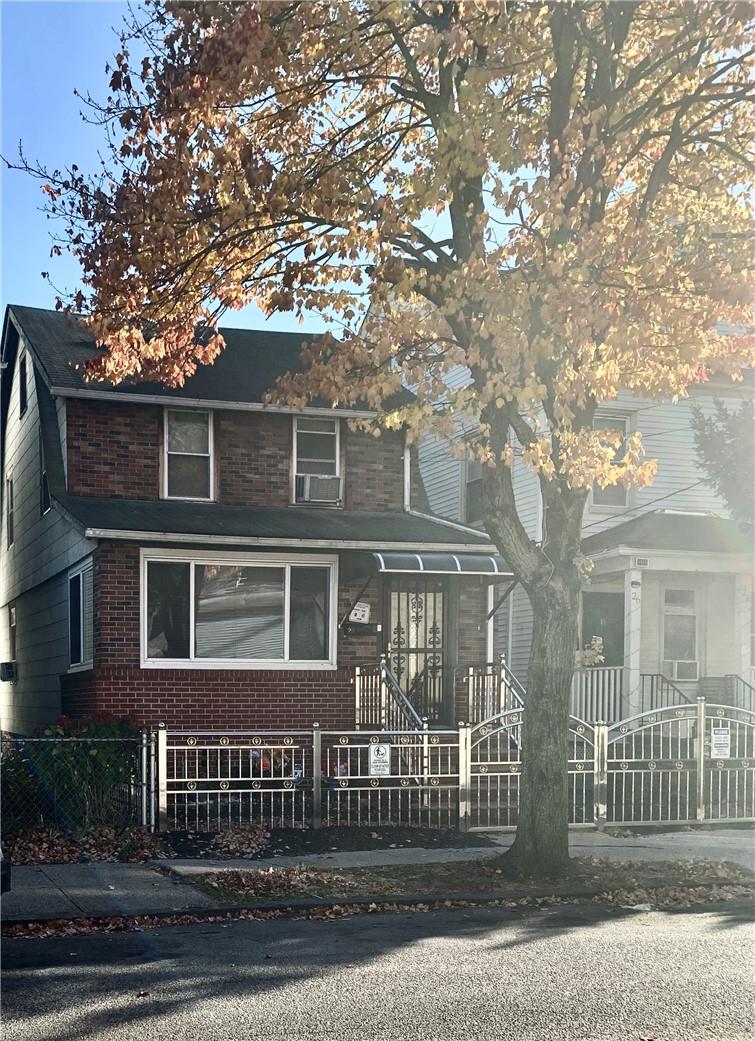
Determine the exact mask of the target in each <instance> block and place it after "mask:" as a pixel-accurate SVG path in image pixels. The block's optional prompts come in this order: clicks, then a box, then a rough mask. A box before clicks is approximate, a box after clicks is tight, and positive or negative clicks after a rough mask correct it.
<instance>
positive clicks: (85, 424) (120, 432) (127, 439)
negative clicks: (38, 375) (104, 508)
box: [66, 398, 163, 499]
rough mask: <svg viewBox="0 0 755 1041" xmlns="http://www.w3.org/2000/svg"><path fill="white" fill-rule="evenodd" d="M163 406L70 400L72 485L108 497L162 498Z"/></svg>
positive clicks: (68, 432) (79, 490) (68, 440)
mask: <svg viewBox="0 0 755 1041" xmlns="http://www.w3.org/2000/svg"><path fill="white" fill-rule="evenodd" d="M162 416H163V410H162V409H161V408H159V407H158V406H157V405H126V404H122V403H120V402H109V401H88V400H87V401H85V400H84V399H82V398H68V400H67V402H66V446H67V457H68V458H67V469H68V481H67V484H68V491H69V492H70V493H71V495H96V496H99V497H100V498H108V499H157V498H159V496H160V451H161V445H162V422H163V419H162Z"/></svg>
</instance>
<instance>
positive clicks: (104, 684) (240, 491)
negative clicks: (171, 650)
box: [61, 399, 485, 729]
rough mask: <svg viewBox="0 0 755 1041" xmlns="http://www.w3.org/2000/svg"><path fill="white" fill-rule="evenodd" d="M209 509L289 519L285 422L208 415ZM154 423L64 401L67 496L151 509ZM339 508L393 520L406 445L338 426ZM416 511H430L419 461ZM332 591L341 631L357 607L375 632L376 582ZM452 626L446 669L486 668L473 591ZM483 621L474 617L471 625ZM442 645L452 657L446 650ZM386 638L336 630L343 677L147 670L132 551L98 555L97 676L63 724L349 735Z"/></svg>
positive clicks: (157, 470) (144, 413) (123, 408)
mask: <svg viewBox="0 0 755 1041" xmlns="http://www.w3.org/2000/svg"><path fill="white" fill-rule="evenodd" d="M213 422H214V428H213V433H214V451H215V464H214V470H215V496H216V498H217V500H218V501H219V502H221V503H227V504H233V505H242V506H243V505H265V506H273V507H281V506H287V505H289V504H290V502H291V490H292V473H291V460H292V456H293V453H292V438H293V421H292V416H291V415H288V414H278V413H274V412H256V411H255V412H249V411H246V412H245V411H232V410H217V411H215V412H214V414H213ZM162 438H163V410H162V408H160V407H159V406H153V405H143V404H136V403H135V404H133V405H132V404H127V403H126V404H124V403H109V402H97V401H88V400H86V401H85V400H77V399H69V401H68V403H67V445H68V450H67V451H68V458H67V466H68V488H69V491H70V492H71V493H73V494H77V495H96V496H100V497H106V498H139V499H156V498H158V497H159V495H160V480H161V465H162V464H161V457H162ZM341 463H342V473H343V475H344V488H345V503H344V505H345V507H346V508H347V509H349V510H369V511H401V510H402V509H403V505H404V437H403V435H402V434H401V433H397V432H394V431H389V432H383V433H382V434H381V436H380V437H373V436H372V435H371V434H370V433H366V432H363V431H355V430H351V429H349V428H348V424H347V423H346V422H345V421H343V422H342V426H341ZM412 506H413V507H414V508H418V509H426V508H427V501H426V498H425V495H424V489H423V487H422V480H421V476H420V472H419V466H418V461H417V455H416V450H414V449H413V450H412ZM363 582H364V580H363V579H361V580H359V581H353V582H343V581H341V583H340V588H339V596H338V600H339V603H338V619H339V620H341V619H342V618H344V616H345V615H346V614H347V613H348V610H349V608H350V606H351V605H352V602H353V600H354V599H355V598H356V597H357V596H359V598H360V599H362V600H366V601H368V602H369V603H370V606H371V619H372V621H373V622H375V623H379V622H381V621H382V619H381V611H382V607H383V604H382V585H381V582H380V580H379V579H378V578H373V580H372V582H371V583H370V585H369V587H368V588H367V589H366V590H362V586H363ZM463 586H464V589H463V591H462V592H461V602H460V610H459V611H458V612H457V613H456V615H455V617H456V618H457V619H458V623H457V624H455V625H454V627H453V629H454V631H453V633H451V632H449V633H448V638H449V641H450V640H451V639H452V640H453V643H454V647H453V651H452V653H453V656H454V658H455V659H457V660H458V662H459V664H460V665H465V664H469V663H472V662H479V661H482V660H484V656H485V653H484V641H485V632H484V628H485V627H484V621H483V620H484V601H483V600H482V599H481V598H482V596H483V593H482V586H481V584H480V583H479V581H478V580H477V579H469V580H465V582H464V583H463ZM480 611H482V614H480ZM449 645H450V644H449ZM382 649H383V634H379V633H371V634H366V635H358V636H357V635H349V634H348V633H344V632H343V631H342V630H340V629H339V634H338V667H337V668H335V669H330V670H322V671H321V670H304V671H299V670H294V669H285V670H284V669H280V670H276V669H273V670H269V669H186V668H177V669H172V668H142V667H141V658H140V654H141V649H140V548H139V545H138V544H135V543H125V542H123V543H122V542H115V541H112V542H105V541H103V542H101V543H100V544H99V547H98V549H97V551H96V553H95V558H94V666H93V668H92V669H91V670H86V671H82V672H74V673H69V674H66V675H64V676H63V677H62V679H61V685H62V695H63V711H64V712H66V713H67V714H69V715H74V716H75V715H81V714H84V713H88V712H94V711H99V712H109V713H112V714H114V715H116V716H122V715H128V716H130V717H131V718H132V719H133V720H134V721H135V722H137V723H139V724H155V723H157V722H158V721H160V720H164V721H165V722H166V723H168V724H170V725H173V726H175V725H177V724H181V725H185V726H196V727H208V728H224V727H235V728H259V729H264V728H278V727H279V728H284V727H285V728H297V727H309V726H310V725H311V724H312V723H313V722H319V723H320V724H321V725H323V726H326V727H349V726H352V725H353V723H354V703H355V689H354V666H355V665H358V664H361V663H365V662H374V661H376V660H377V658H378V656H379V654H380V652H381V650H382Z"/></svg>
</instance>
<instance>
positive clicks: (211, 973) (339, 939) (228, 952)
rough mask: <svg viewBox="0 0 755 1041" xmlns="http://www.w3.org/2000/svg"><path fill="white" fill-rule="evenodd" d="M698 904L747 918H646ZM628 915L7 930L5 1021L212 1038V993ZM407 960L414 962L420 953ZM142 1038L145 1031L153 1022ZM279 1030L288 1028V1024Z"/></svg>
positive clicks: (502, 912) (461, 912)
mask: <svg viewBox="0 0 755 1041" xmlns="http://www.w3.org/2000/svg"><path fill="white" fill-rule="evenodd" d="M701 912H705V913H706V914H707V915H708V916H709V918H710V919H711V920H710V922H708V923H707V925H706V928H712V929H715V930H721V929H725V928H733V927H735V926H738V925H741V924H743V923H745V922H748V921H751V920H752V915H751V913H749V912H748V909H746V908H743V907H731V908H728V907H723V908H720V909H715V910H713V911H712V910H711V909H710V908H702V907H700V908H691V909H684V910H683V911H678V912H677V911H673V912H655V914H654V915H652V917H654V918H656V917H657V916H658V915H659V914H660V915H666V914H671V915H672V916H677V915H697V914H698V913H701ZM631 917H636V918H638V919H639V920H640V921H641V920H642V919H647V918H648V917H649V916H648V915H647V914H646V913H643V912H638V911H633V910H629V909H621V908H609V907H607V906H605V905H599V904H573V905H569V904H563V905H555V906H551V907H543V908H541V909H532V908H527V909H521V910H509V909H503V908H486V907H469V908H466V909H454V910H440V911H430V912H424V913H422V912H414V913H393V914H383V913H380V914H364V915H357V916H353V917H348V918H342V919H338V920H331V921H319V920H294V919H277V920H273V921H267V922H261V921H237V922H233V923H227V924H226V923H224V924H219V923H197V924H195V925H191V926H176V927H166V928H162V929H156V930H150V931H147V932H144V933H113V934H101V933H100V934H89V935H79V936H71V937H55V938H47V939H36V940H26V939H16V940H7V941H5V942H4V949H3V954H4V957H3V966H4V986H3V1002H4V1014H5V1017H6V1018H5V1023H6V1025H7V1027H8V1028H9V1029H11V1030H13V1033H14V1036H15V1037H16V1038H17V1039H19V1041H25V1039H26V1038H27V1037H29V1038H32V1037H33V1038H37V1039H39V1041H52V1039H53V1038H54V1039H55V1041H78V1039H79V1038H83V1037H86V1036H95V1037H101V1036H103V1037H104V1036H106V1034H107V1032H108V1031H109V1030H110V1029H113V1030H115V1029H116V1028H118V1030H124V1029H125V1028H126V1025H127V1024H129V1025H130V1028H129V1033H128V1036H131V1033H132V1031H133V1033H134V1036H136V1034H137V1033H138V1032H139V1024H142V1025H144V1026H145V1027H146V1025H147V1024H150V1023H153V1021H154V1022H157V1021H159V1020H164V1019H165V1017H171V1016H175V1015H179V1016H180V1017H181V1019H182V1020H186V1019H187V1017H188V1019H189V1020H191V1019H192V1018H193V1017H194V1016H196V1017H198V1019H197V1024H196V1033H195V1036H196V1037H197V1038H200V1039H202V1038H204V1037H209V1036H212V1037H214V1036H215V1035H214V1034H213V1035H208V1034H204V1033H203V1032H202V1008H203V1006H204V1005H205V1004H206V1003H207V1002H217V1001H223V1002H226V1003H227V1004H228V1007H229V1008H233V1007H235V1006H236V1005H237V1004H238V1003H239V1002H241V1003H242V1006H243V1008H244V1009H245V1010H248V1009H249V1008H250V1007H252V1008H256V1007H258V1006H261V1007H266V1006H267V1004H269V1002H270V1000H271V995H274V994H275V992H276V991H279V990H280V989H281V988H286V987H290V986H291V985H292V984H298V983H307V982H310V983H315V984H317V983H322V982H323V981H325V983H326V985H327V981H328V977H332V978H333V979H334V980H337V978H338V977H339V976H340V974H341V973H343V972H344V971H346V972H356V973H357V974H358V973H360V972H365V971H370V968H371V966H374V965H379V964H380V962H381V959H386V958H387V959H390V956H391V955H392V954H393V953H395V952H398V951H401V950H402V949H406V948H408V947H413V948H414V951H413V952H412V957H414V956H415V954H416V956H417V957H419V958H421V957H422V951H423V950H424V949H428V948H430V947H432V946H433V944H434V942H435V941H438V940H442V941H447V944H446V945H447V946H448V948H449V953H450V955H451V956H452V957H453V958H458V959H460V960H461V961H463V960H464V958H465V957H466V955H467V953H468V952H470V951H471V950H472V949H473V948H475V946H477V948H478V950H479V949H480V948H486V949H489V951H490V954H491V956H492V957H496V958H500V957H505V955H506V952H507V950H510V949H513V948H523V947H528V946H531V945H533V944H542V943H547V942H548V941H552V940H554V938H556V937H562V936H564V935H566V934H574V933H583V932H587V933H590V932H591V931H592V930H595V929H598V928H600V927H602V926H604V925H606V924H610V923H612V922H613V923H615V922H620V921H622V920H624V919H627V918H631ZM645 924H650V923H648V922H647V921H646V923H645ZM637 942H638V943H639V942H640V941H639V938H638V941H637ZM413 966H416V970H417V971H419V972H422V971H423V965H422V962H419V963H414V962H413ZM428 983H429V986H430V989H431V990H432V984H431V981H428ZM335 985H336V986H337V985H338V984H337V982H336V983H335ZM461 1000H463V997H462V999H461ZM250 1002H251V1003H252V1005H251V1006H250V1004H249V1003H250ZM119 1036H120V1035H119ZM123 1036H126V1034H124V1035H123ZM147 1036H150V1037H154V1036H156V1035H155V1034H154V1023H153V1027H152V1028H151V1029H150V1030H148V1034H147ZM159 1036H163V1035H159ZM166 1036H167V1035H166ZM228 1036H235V1035H232V1034H231V1033H230V1032H229V1034H228ZM246 1036H253V1035H246ZM260 1036H262V1035H260ZM272 1036H285V1033H284V1034H281V1035H272ZM289 1036H291V1037H293V1036H295V1034H294V1032H293V1030H292V1031H291V1034H290V1035H289Z"/></svg>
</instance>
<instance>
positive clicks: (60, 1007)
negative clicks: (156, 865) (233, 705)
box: [2, 906, 755, 1041]
mask: <svg viewBox="0 0 755 1041" xmlns="http://www.w3.org/2000/svg"><path fill="white" fill-rule="evenodd" d="M754 939H755V933H754V931H753V928H752V923H751V922H750V921H748V915H747V914H746V913H745V912H742V911H741V910H737V909H736V908H733V907H732V908H729V909H726V910H723V911H706V912H699V911H698V912H675V913H670V912H631V911H615V910H614V911H612V910H608V909H605V908H594V907H591V906H587V907H583V906H575V907H564V908H559V909H558V910H554V909H551V910H543V911H538V912H512V911H504V910H500V909H480V908H477V909H470V910H452V911H438V912H430V913H415V914H393V915H390V914H380V915H377V914H376V915H362V916H358V917H353V918H347V919H341V920H338V921H326V922H320V921H289V920H279V921H272V922H235V923H231V924H226V925H217V924H201V925H193V926H186V927H180V928H164V929H159V930H154V931H150V932H145V933H122V934H112V935H89V936H78V937H68V938H65V937H64V938H56V939H42V940H9V941H5V943H4V947H3V955H4V957H3V994H2V999H3V1001H2V1006H3V1007H2V1012H3V1028H4V1033H5V1036H6V1037H8V1038H11V1037H12V1038H13V1039H14V1041H32V1039H34V1041H37V1039H44V1041H53V1039H55V1041H79V1039H81V1038H89V1037H93V1038H103V1039H107V1041H110V1039H113V1041H115V1039H118V1041H121V1039H124V1041H125V1039H129V1041H130V1039H139V1041H151V1039H158V1038H159V1039H170V1041H216V1039H217V1041H236V1039H239V1041H241V1039H244V1041H257V1039H263V1038H264V1039H265V1041H278V1039H281V1041H283V1039H285V1041H298V1039H308V1041H311V1039H327V1041H330V1039H334V1041H357V1039H358V1041H363V1039H364V1041H367V1039H369V1041H399V1039H400V1041H410V1039H411V1041H415V1039H417V1041H425V1039H427V1041H470V1039H475V1038H481V1039H482V1038H484V1039H486V1041H487V1039H495V1041H502V1039H506V1041H530V1039H531V1041H549V1039H559V1041H564V1039H568V1041H587V1039H590V1041H614V1039H616V1041H619V1039H620V1041H628V1039H638V1041H639V1039H653V1041H685V1039H692V1038H694V1039H702V1038H704V1039H706V1041H710V1039H712V1038H715V1039H720V1041H740V1039H741V1041H745V1039H748V1041H749V1039H751V1037H752V1034H753V1029H754V1028H755V1017H754V1016H753V973H752V968H753V959H752V954H753V940H754Z"/></svg>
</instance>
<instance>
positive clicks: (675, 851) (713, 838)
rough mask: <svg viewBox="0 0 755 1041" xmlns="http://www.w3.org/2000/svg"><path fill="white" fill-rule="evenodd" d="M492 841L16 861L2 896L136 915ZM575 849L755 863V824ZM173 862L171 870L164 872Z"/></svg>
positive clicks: (573, 842)
mask: <svg viewBox="0 0 755 1041" xmlns="http://www.w3.org/2000/svg"><path fill="white" fill-rule="evenodd" d="M490 837H491V839H493V841H494V842H495V845H494V846H489V847H477V848H470V849H420V848H418V849H382V850H370V851H364V852H352V853H316V854H309V855H307V856H300V857H272V858H270V859H267V860H204V859H203V860H161V861H155V862H153V863H152V864H49V865H43V866H38V867H37V866H35V867H23V866H17V867H14V868H13V888H12V889H11V891H10V892H9V893H5V894H4V896H3V899H2V919H3V921H6V922H10V921H14V920H19V919H33V918H37V919H49V918H78V917H86V916H88V915H96V916H99V915H134V914H156V913H161V912H163V913H165V912H167V913H170V912H173V911H175V912H180V911H182V910H185V909H187V908H192V909H203V908H204V909H206V910H212V909H213V908H217V907H221V906H225V905H221V904H220V903H218V902H217V901H215V900H213V899H212V897H210V896H208V895H207V894H205V893H203V892H201V891H200V890H198V889H196V888H195V887H194V886H192V885H191V884H190V883H191V879H192V878H196V877H197V876H198V875H203V874H206V873H207V872H209V871H222V870H234V869H236V870H237V869H239V868H247V869H254V868H267V867H293V866H295V865H297V864H306V865H307V866H310V867H321V868H349V867H379V866H385V865H392V864H397V865H400V864H433V863H435V864H438V863H448V862H450V861H465V860H467V861H469V860H481V859H485V858H487V857H494V856H496V855H497V854H499V853H500V852H501V851H502V850H503V849H506V848H508V846H510V845H511V843H512V842H513V838H514V836H513V834H510V833H501V832H497V833H494V832H491V833H490ZM570 848H571V852H572V854H573V855H574V856H595V857H611V858H613V859H616V860H654V861H659V860H711V861H722V860H728V861H733V862H734V863H736V864H740V865H741V866H743V867H747V868H750V870H755V831H753V830H745V829H734V828H726V829H721V830H718V831H717V830H710V831H689V832H667V833H664V834H655V833H650V834H645V835H642V836H640V837H636V836H635V837H630V838H624V837H621V838H614V837H612V836H610V835H606V834H601V833H599V832H594V831H574V832H572V833H571V837H570ZM166 868H168V869H169V870H170V872H171V874H172V877H171V876H170V875H167V874H165V869H166Z"/></svg>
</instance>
